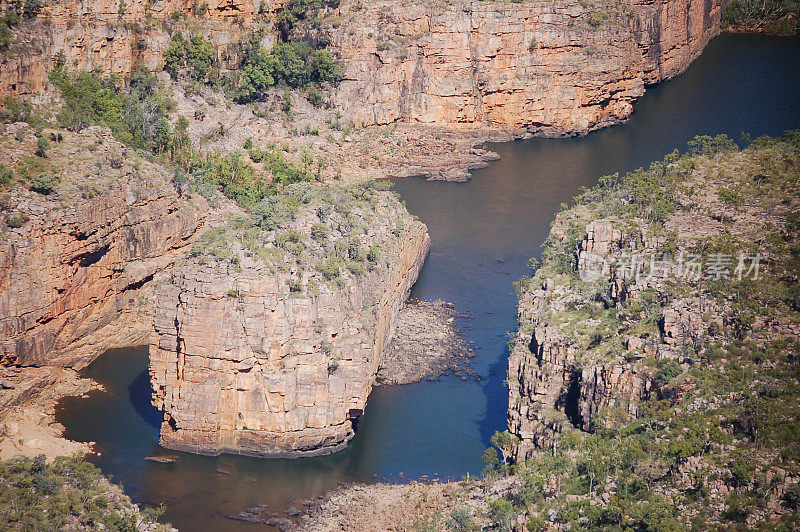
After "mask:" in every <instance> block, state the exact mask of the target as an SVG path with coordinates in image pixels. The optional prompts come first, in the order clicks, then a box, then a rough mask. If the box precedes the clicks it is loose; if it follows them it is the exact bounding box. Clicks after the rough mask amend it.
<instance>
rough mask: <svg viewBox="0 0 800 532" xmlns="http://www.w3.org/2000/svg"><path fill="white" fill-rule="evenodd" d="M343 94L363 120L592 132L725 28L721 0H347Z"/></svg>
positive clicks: (340, 44)
mask: <svg viewBox="0 0 800 532" xmlns="http://www.w3.org/2000/svg"><path fill="white" fill-rule="evenodd" d="M338 14H339V16H338V17H336V18H334V19H333V25H334V27H335V29H334V30H332V35H333V44H332V49H333V50H334V51H335V52H336V53H337V55H338V56H339V57H340V58H341V60H342V63H343V65H344V67H345V80H344V81H343V82H342V84H341V86H340V88H339V89H338V90H337V93H336V97H335V101H336V102H337V104H338V105H339V106H340V107H341V108H342V109H344V110H345V116H348V117H350V118H351V119H352V120H353V121H354V122H355V123H364V124H388V123H392V122H395V121H409V122H422V123H439V124H450V125H461V126H469V125H471V126H476V125H477V126H482V127H494V128H498V129H503V130H511V131H515V132H518V133H521V132H526V133H528V134H545V135H565V134H567V135H568V134H584V133H586V132H588V131H590V130H592V129H596V128H599V127H603V126H607V125H609V124H613V123H616V122H619V121H621V120H624V119H625V118H627V117H628V115H630V113H631V111H632V109H633V104H634V102H635V101H636V100H637V99H638V98H639V97H640V96H641V95H642V94H643V93H644V87H645V85H646V84H648V83H656V82H658V81H661V80H663V79H667V78H669V77H672V76H674V75H676V74H679V73H680V72H682V71H683V70H684V69H685V68H686V67H687V66H688V65H689V63H691V61H692V60H693V59H694V58H695V57H696V56H697V55H698V54H699V53H700V52H701V51H702V50H703V48H704V47H705V45H706V44H707V43H708V41H709V40H710V39H711V38H712V37H714V36H715V35H717V34H718V33H719V22H720V2H716V1H715V2H706V1H698V0H685V1H684V0H681V1H673V0H666V1H654V2H632V3H627V2H604V1H592V2H583V1H582V2H578V1H571V0H566V1H559V2H554V3H542V2H522V3H506V2H502V3H501V2H471V1H460V2H446V3H444V2H434V3H411V4H405V5H404V6H403V8H402V9H398V6H397V5H396V3H394V2H391V1H385V0H384V1H378V2H370V3H368V4H363V3H361V2H343V3H342V7H341V8H340V10H339V13H338Z"/></svg>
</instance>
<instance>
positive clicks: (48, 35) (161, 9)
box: [0, 0, 283, 95]
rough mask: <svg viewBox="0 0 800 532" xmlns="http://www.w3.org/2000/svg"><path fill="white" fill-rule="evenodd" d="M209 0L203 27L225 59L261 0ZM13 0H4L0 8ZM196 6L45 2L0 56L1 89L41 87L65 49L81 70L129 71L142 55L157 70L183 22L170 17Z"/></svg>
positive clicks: (105, 0)
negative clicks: (172, 38)
mask: <svg viewBox="0 0 800 532" xmlns="http://www.w3.org/2000/svg"><path fill="white" fill-rule="evenodd" d="M205 4H207V5H208V10H207V11H206V12H205V14H204V15H203V16H202V17H200V18H199V19H198V20H199V22H200V25H199V26H197V27H198V28H199V31H200V32H201V33H203V34H205V36H206V37H207V38H208V39H209V40H210V42H211V43H212V44H213V45H214V46H215V47H216V52H217V57H218V58H219V59H220V60H222V61H223V63H225V62H226V61H225V60H226V58H227V57H228V51H229V48H230V46H231V44H234V43H238V42H239V41H241V40H242V37H243V35H245V33H246V31H247V30H248V28H249V26H250V25H251V24H252V21H253V17H254V15H256V14H257V12H258V10H259V7H260V6H261V5H262V2H253V1H252V0H211V1H210V2H205ZM282 4H283V3H282V2H281V1H280V0H277V1H275V2H272V1H270V0H264V2H263V14H266V15H269V14H271V13H274V11H275V10H276V9H277V8H278V7H280V6H281V5H282ZM7 5H8V3H7V2H0V7H3V8H5V7H6V6H7ZM198 5H199V4H198ZM123 6H124V7H123ZM192 10H193V3H192V2H186V1H181V0H165V1H161V2H154V3H151V2H146V1H142V0H132V1H129V2H119V1H117V0H93V1H90V2H76V1H74V0H56V1H54V2H51V3H47V4H46V5H45V6H44V7H43V9H42V12H41V14H40V15H39V17H38V18H37V20H36V21H33V22H23V24H22V25H21V26H19V27H18V28H17V29H16V30H15V31H16V34H17V35H18V36H19V41H18V42H16V43H15V44H14V45H13V48H12V53H9V54H8V55H7V57H5V58H4V60H3V61H2V62H1V63H0V93H2V94H23V95H32V94H36V93H38V92H41V91H42V90H43V89H44V88H45V87H46V86H47V76H48V74H49V72H50V70H51V69H52V68H53V66H54V64H55V60H56V57H57V56H58V54H63V60H64V61H65V65H67V67H69V68H72V69H76V70H84V71H97V72H102V73H104V74H121V75H124V74H128V73H130V72H131V71H132V70H133V68H134V65H135V64H136V63H137V62H140V63H141V64H142V65H143V66H144V67H145V68H147V69H149V70H151V71H155V72H158V71H160V70H161V69H162V67H163V64H164V60H163V54H164V51H165V50H166V49H167V47H168V46H169V42H170V39H171V32H172V31H174V30H175V29H176V28H180V27H182V26H181V24H180V23H179V22H176V21H174V20H171V19H170V17H171V16H172V14H173V13H176V12H177V13H179V14H187V15H188V14H190V13H192Z"/></svg>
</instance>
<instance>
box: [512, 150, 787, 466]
mask: <svg viewBox="0 0 800 532" xmlns="http://www.w3.org/2000/svg"><path fill="white" fill-rule="evenodd" d="M792 138H793V137H789V139H790V142H789V143H788V144H781V143H776V144H775V146H776V147H773V146H772V145H767V144H765V145H766V146H767V147H766V148H764V147H760V148H751V150H750V151H748V152H742V153H739V154H731V153H730V152H732V151H733V150H735V146H734V145H733V143H731V142H729V141H727V140H724V139H722V140H720V139H711V138H705V139H700V140H698V141H695V145H694V151H693V153H690V154H689V155H686V156H684V157H682V158H679V157H678V156H677V153H676V154H673V155H671V156H670V157H668V158H667V159H666V160H665V161H663V162H660V163H655V164H654V165H652V166H651V168H650V169H649V170H646V171H643V170H639V171H637V172H634V173H632V174H629V175H628V176H626V177H624V178H623V179H621V180H619V181H618V182H617V183H614V181H613V180H608V179H606V181H604V183H603V186H602V187H598V188H596V189H594V190H593V191H589V192H587V193H586V194H585V195H584V196H582V197H579V198H578V205H577V206H576V207H574V208H572V209H570V210H567V211H564V212H562V213H560V214H559V215H558V217H557V219H556V221H555V222H554V225H553V229H552V231H551V235H550V237H549V239H548V242H547V243H546V249H545V252H544V258H543V263H542V266H541V268H540V269H539V270H538V271H537V273H536V275H535V276H534V277H533V278H532V279H527V280H523V282H522V283H521V284H520V302H519V331H518V334H517V337H516V341H515V344H514V347H513V349H512V351H511V356H510V357H509V365H508V371H509V375H508V382H509V412H508V427H509V431H510V432H511V433H512V434H514V435H515V436H516V437H517V438H518V439H519V444H518V446H517V447H516V448H515V455H516V458H517V459H518V460H520V461H525V460H528V459H531V458H533V457H535V456H537V453H539V452H541V451H542V450H546V449H550V448H551V447H552V446H553V445H555V444H556V440H557V436H558V434H559V433H560V432H562V431H564V430H565V429H567V428H570V429H571V428H576V429H579V430H581V431H585V432H595V431H597V430H600V429H603V428H605V427H608V426H614V425H617V426H618V425H620V424H624V423H626V422H630V421H632V420H635V419H637V418H638V417H639V416H641V415H642V411H641V408H642V405H643V404H644V403H645V402H647V401H648V400H666V401H668V402H672V403H674V404H677V403H680V402H681V401H684V400H686V398H687V397H691V396H692V394H694V393H697V388H698V384H697V383H696V382H694V381H692V380H690V379H689V377H688V376H687V378H686V380H685V382H683V381H677V382H676V381H675V380H674V377H675V376H677V375H680V374H681V373H683V372H684V371H685V370H687V369H690V370H691V368H692V367H694V366H696V365H697V364H701V363H702V362H700V360H703V359H705V357H706V356H712V355H705V354H704V353H706V350H708V349H711V347H709V346H710V345H714V346H717V347H716V348H717V349H720V348H721V349H725V347H720V346H726V345H727V343H728V342H732V341H734V340H737V339H738V340H739V341H741V340H742V339H748V341H752V342H753V343H754V345H756V344H758V343H759V342H767V343H768V342H769V340H768V339H769V338H775V337H784V335H788V336H796V335H797V333H798V332H800V330H798V329H797V325H796V323H794V320H795V319H796V315H795V314H794V313H793V311H792V310H791V309H794V308H796V303H793V301H794V299H793V297H794V296H791V295H790V292H786V290H787V288H786V286H788V285H784V284H781V283H791V282H793V281H792V279H793V278H794V277H796V272H795V273H790V270H791V268H792V266H790V263H791V259H787V258H786V257H787V255H786V253H787V252H786V250H785V249H784V247H783V244H780V245H778V248H777V249H773V244H774V243H773V244H769V243H767V242H766V241H765V240H764V239H763V237H761V236H759V233H760V231H764V230H765V229H764V227H765V226H764V224H766V227H774V228H778V229H776V231H778V233H780V234H784V235H785V236H783V237H781V238H782V239H784V240H781V242H784V241H785V242H791V241H792V239H793V238H794V236H793V235H794V233H792V231H794V229H791V227H795V226H794V225H793V224H794V222H791V219H793V218H792V215H790V214H788V215H787V211H785V210H784V209H783V207H780V208H778V210H777V211H775V212H770V211H771V210H772V209H773V208H776V207H775V205H774V204H775V203H776V202H777V201H778V200H776V199H775V198H777V197H778V196H781V197H784V196H783V195H784V194H789V195H790V197H784V200H783V202H784V204H785V205H789V204H791V203H792V202H793V201H795V200H796V198H794V197H793V196H791V194H793V192H787V190H788V189H785V188H783V187H785V186H788V185H784V184H782V183H788V182H789V181H791V179H793V178H792V177H790V176H791V175H796V172H797V169H796V166H795V163H794V162H792V161H793V159H792V158H793V157H794V155H783V156H782V157H784V160H785V161H786V162H785V170H778V169H774V168H773V167H772V166H771V164H769V163H768V162H767V161H768V160H769V159H770V158H771V157H773V156H774V155H773V152H772V151H770V150H777V151H778V152H780V150H789V151H788V152H784V153H794V152H793V151H792V150H793V149H796V148H795V147H794V145H793V144H792V143H791V139H792ZM787 146H788V147H787ZM759 150H760V151H759ZM779 157H781V156H779ZM723 168H724V169H723ZM761 172H767V173H769V172H772V173H771V174H770V177H766V174H763V175H762V174H761ZM731 173H733V175H734V176H735V177H733V178H732V177H731ZM793 173H794V174H793ZM758 176H761V177H758ZM784 180H788V181H784ZM754 181H755V184H754ZM778 188H780V189H781V190H784V192H781V193H779V194H778V193H776V192H775V191H776V190H777V189H778ZM789 188H791V186H790V187H789ZM734 191H736V192H734ZM739 191H742V192H739ZM740 193H742V194H743V193H747V194H749V195H750V196H749V197H750V199H749V201H748V202H747V204H745V202H744V199H743V196H740V195H739V194H740ZM773 194H775V195H774V196H773ZM745 205H746V206H745ZM786 216H789V218H788V219H789V220H790V221H789V222H786V219H787V218H785V217H786ZM786 223H788V225H785V227H787V228H788V229H781V228H782V227H784V224H786ZM775 242H777V240H776V241H775ZM756 251H758V254H756ZM762 257H763V258H764V259H765V260H768V261H770V266H769V273H770V275H771V276H774V279H772V278H766V279H765V278H764V270H761V272H760V274H759V261H760V260H761V259H762ZM767 257H770V258H769V259H767ZM787 261H788V262H787ZM748 275H749V276H750V277H747V276H748ZM759 275H761V276H760V277H759ZM753 276H755V277H753ZM778 279H780V280H778ZM756 281H758V282H756ZM742 290H744V291H745V292H748V291H749V293H752V294H755V293H758V294H759V295H758V296H755V297H757V298H759V299H761V300H764V301H767V300H769V303H764V304H766V305H768V306H769V307H770V308H773V309H775V310H774V311H770V312H769V314H768V315H765V317H764V318H762V319H759V318H754V316H753V315H752V312H754V311H755V312H756V313H761V314H763V310H761V311H757V310H754V309H753V308H750V305H748V304H747V303H746V302H745V301H744V300H742V299H741V298H742V297H743V295H744V292H740V291H742ZM772 290H774V291H775V292H774V293H773V294H774V295H773V296H767V295H766V292H769V291H772ZM745 297H751V296H745ZM781 313H787V314H786V315H785V319H782V318H771V317H769V316H779V315H781ZM790 323H794V324H793V325H789V324H790ZM690 382H691V384H690ZM651 403H652V401H651ZM650 408H652V405H651V407H650ZM693 408H700V409H702V408H703V407H702V406H700V407H698V406H697V405H696V404H695V406H694V407H693Z"/></svg>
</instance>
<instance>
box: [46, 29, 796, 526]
mask: <svg viewBox="0 0 800 532" xmlns="http://www.w3.org/2000/svg"><path fill="white" fill-rule="evenodd" d="M798 127H800V39H796V38H793V39H778V38H767V37H758V36H751V35H725V36H722V37H719V38H717V39H715V40H714V41H713V42H712V43H711V44H710V45H709V47H708V48H707V50H706V51H705V52H704V53H703V55H702V56H701V57H700V58H699V59H698V60H697V61H696V62H695V63H694V64H693V65H692V66H691V67H690V68H689V70H688V71H687V72H686V73H685V74H683V75H682V76H680V77H678V78H676V79H674V80H672V81H669V82H666V83H663V84H661V85H658V86H656V87H651V88H650V89H649V90H648V91H647V93H646V94H645V96H644V97H643V98H642V99H641V100H640V102H639V103H638V104H637V106H636V109H635V112H634V114H633V115H632V117H631V119H630V121H629V122H628V123H627V124H624V125H620V126H616V127H612V128H608V129H605V130H602V131H598V132H595V133H592V134H590V135H588V136H587V137H585V138H570V139H531V140H526V141H519V142H513V143H507V144H494V145H491V146H490V148H491V149H493V150H495V151H497V152H498V153H499V154H500V156H501V160H499V161H497V162H495V163H493V164H492V165H491V166H490V167H488V168H485V169H482V170H478V171H476V172H474V174H473V179H472V180H471V181H469V182H467V183H441V182H438V183H431V182H426V181H424V180H422V179H413V178H410V179H403V180H396V181H395V190H396V191H397V192H398V193H399V194H400V195H401V196H402V198H403V199H404V200H405V202H406V204H407V206H408V209H409V211H411V212H412V213H413V214H416V215H417V216H419V218H420V219H421V220H422V221H423V222H425V223H426V224H427V225H428V228H429V231H430V233H431V237H432V239H433V245H432V247H431V251H430V255H429V257H428V260H427V261H426V263H425V267H424V268H423V270H422V273H421V275H420V278H419V280H418V281H417V283H416V285H415V286H414V288H413V290H412V296H413V297H417V298H420V299H436V298H441V299H444V300H447V301H451V302H453V303H454V304H455V305H456V308H457V309H459V310H460V311H462V312H465V313H467V314H469V315H470V316H472V319H468V320H459V321H458V323H459V326H460V327H462V328H463V329H464V330H465V331H466V332H467V333H468V335H469V338H470V339H471V340H472V341H473V342H474V343H475V345H476V347H477V351H476V352H477V356H476V357H475V359H474V360H473V367H474V369H475V370H476V371H477V372H478V373H479V374H480V375H481V376H482V377H483V378H482V380H479V381H476V380H468V381H461V380H459V379H458V378H455V377H445V378H442V379H440V380H438V381H437V382H420V383H416V384H410V385H406V386H399V387H377V388H375V389H374V390H373V392H372V394H371V395H370V398H369V403H368V405H367V409H366V413H365V415H364V417H363V418H362V419H361V421H360V423H359V431H358V434H357V435H356V437H355V438H354V440H353V442H352V443H351V445H350V446H349V447H348V448H347V449H346V450H345V451H342V452H341V453H337V454H336V455H333V456H326V457H318V458H309V459H301V460H258V459H253V458H247V457H241V456H225V455H223V456H219V457H208V456H196V455H190V454H185V453H173V452H169V451H165V450H163V449H160V448H159V446H158V426H159V424H160V417H159V416H158V414H153V411H152V408H151V407H149V406H148V405H149V396H150V392H149V384H148V383H147V374H146V371H145V372H143V370H146V368H147V350H146V349H143V348H134V349H127V350H114V351H110V352H109V353H107V354H106V355H103V356H102V357H99V358H98V359H97V360H96V361H95V362H94V363H93V364H92V365H91V366H89V368H87V370H86V373H87V375H88V376H90V377H92V378H95V379H96V380H98V381H100V382H102V383H103V384H104V385H105V387H106V390H107V392H105V393H92V394H90V396H89V397H88V398H84V399H81V398H67V399H65V400H64V401H62V402H61V408H60V409H59V416H58V420H59V421H60V422H61V423H62V424H63V425H64V426H65V427H66V428H67V435H68V436H69V437H71V438H73V439H77V440H82V441H95V442H97V450H98V451H100V455H98V456H94V457H92V460H93V461H94V462H95V463H96V464H97V465H98V466H99V467H100V468H101V469H102V470H103V471H104V472H105V473H106V474H112V475H113V476H114V479H115V480H116V481H118V482H119V481H121V482H123V483H124V486H125V490H126V492H127V493H129V494H130V495H131V496H132V497H133V498H134V500H136V501H140V502H146V503H160V502H166V504H167V514H166V518H167V519H169V520H170V521H172V522H173V523H174V524H175V525H176V526H178V527H179V528H181V529H185V530H240V529H241V530H251V529H252V526H251V525H247V524H241V523H235V522H232V521H229V520H226V519H225V518H224V516H225V515H226V514H228V513H232V512H236V511H239V510H241V509H243V508H245V507H247V506H252V505H255V504H261V503H264V504H269V505H271V506H272V507H273V508H276V509H282V508H286V507H288V506H290V505H292V504H296V503H293V501H296V500H299V499H304V498H308V497H314V496H316V495H319V494H320V493H322V492H323V491H325V490H326V489H329V488H332V487H335V486H336V484H337V483H338V482H340V481H345V482H350V481H360V482H364V481H373V480H376V479H377V480H381V479H386V480H398V479H400V477H401V475H400V474H401V472H402V473H403V475H402V478H403V479H413V478H418V477H420V476H422V475H428V476H432V475H434V474H438V475H439V477H441V478H446V477H453V478H459V477H460V476H462V475H464V474H466V473H468V472H469V473H472V474H475V473H479V472H480V471H481V469H482V464H481V462H480V456H481V454H482V452H483V450H484V449H485V448H486V446H487V445H488V443H489V438H490V437H491V435H492V434H493V433H494V431H495V430H502V429H503V427H504V426H505V419H506V409H507V390H506V387H505V382H504V381H505V375H506V361H507V357H508V345H507V340H508V338H507V334H506V333H507V331H513V330H514V329H515V327H516V297H515V295H514V294H513V286H512V283H513V281H514V280H516V279H518V278H519V277H521V276H522V275H526V274H529V273H530V271H529V270H528V269H527V268H526V266H525V264H526V262H527V260H528V259H529V258H530V257H531V256H537V257H538V256H539V249H540V245H541V243H542V242H543V241H544V239H545V238H546V236H547V233H548V231H549V227H550V223H551V222H552V220H553V216H554V213H555V212H556V211H558V209H559V206H560V205H561V203H562V202H568V201H570V199H571V198H572V197H573V196H574V195H575V194H576V193H577V192H578V191H579V190H580V188H581V187H582V186H590V185H592V184H593V183H594V182H595V180H596V179H597V177H599V176H601V175H603V174H609V173H613V172H624V171H628V170H632V169H634V168H637V167H639V166H643V165H646V164H648V163H649V162H651V161H653V160H656V159H660V158H662V157H663V156H664V155H665V154H667V153H669V152H670V151H672V150H673V149H674V148H676V147H677V148H683V147H685V145H686V142H687V141H688V140H690V139H691V138H692V137H693V136H694V135H697V134H717V133H726V134H728V135H729V136H732V137H733V138H738V137H739V133H740V132H741V131H747V132H750V133H751V134H752V135H753V136H757V135H762V134H770V135H775V134H779V133H780V132H782V131H783V130H785V129H791V128H798ZM166 452H169V454H175V455H177V456H179V459H178V461H177V462H176V463H175V464H173V465H168V466H165V465H163V464H152V463H149V462H144V461H143V460H142V458H143V457H145V456H148V455H152V454H159V453H161V454H164V453H166Z"/></svg>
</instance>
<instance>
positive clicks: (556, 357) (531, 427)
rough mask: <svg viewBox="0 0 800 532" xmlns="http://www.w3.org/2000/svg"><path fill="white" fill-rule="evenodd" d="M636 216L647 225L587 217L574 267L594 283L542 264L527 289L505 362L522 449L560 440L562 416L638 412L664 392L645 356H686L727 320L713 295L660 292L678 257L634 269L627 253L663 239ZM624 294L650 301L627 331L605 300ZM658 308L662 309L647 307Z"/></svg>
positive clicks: (630, 300)
mask: <svg viewBox="0 0 800 532" xmlns="http://www.w3.org/2000/svg"><path fill="white" fill-rule="evenodd" d="M639 223H640V224H641V228H642V229H634V230H633V231H622V230H619V229H616V228H615V227H614V225H612V223H611V222H609V221H593V222H590V223H588V224H587V225H586V226H585V234H584V236H583V238H582V239H581V240H580V241H578V243H577V245H576V246H575V248H574V251H573V265H574V266H573V267H574V270H575V274H577V276H579V277H580V278H581V279H582V282H583V283H585V286H586V285H588V293H586V292H582V291H579V290H575V288H574V286H572V284H571V283H569V282H565V277H564V274H562V275H551V274H550V273H549V272H548V273H545V272H543V274H542V275H540V276H539V275H537V277H535V278H534V280H533V281H532V282H531V283H530V284H529V285H528V289H527V290H526V291H525V292H524V293H523V294H522V296H521V298H520V302H519V312H518V317H519V331H518V333H517V338H516V343H515V346H514V348H513V350H512V352H511V356H510V357H509V362H508V371H509V412H508V424H509V430H510V431H511V432H512V433H513V434H515V435H517V436H518V437H519V438H520V441H521V443H520V446H519V448H518V449H517V450H516V453H517V458H518V459H520V460H525V459H527V458H528V457H530V456H531V454H532V453H533V452H534V451H535V450H536V449H542V448H547V447H548V446H550V445H551V444H553V439H554V436H555V435H556V434H557V433H558V432H560V431H561V430H562V428H563V427H564V426H565V425H564V424H565V423H570V424H571V425H572V426H574V427H576V428H578V429H581V430H584V431H591V430H594V429H595V428H596V425H597V423H603V421H602V420H598V419H597V418H596V416H598V414H601V413H603V412H605V413H606V414H607V413H608V412H610V411H612V410H613V411H614V412H615V415H617V416H622V418H623V419H628V420H631V419H635V418H636V416H637V414H638V408H639V405H640V404H641V403H642V402H643V401H645V400H646V399H648V398H649V397H651V396H653V395H654V394H655V395H656V396H658V394H659V392H660V390H659V386H658V385H657V384H655V381H654V377H653V375H654V372H653V369H652V368H651V367H649V366H646V365H642V364H640V362H641V361H642V359H644V358H645V357H653V358H654V359H655V360H666V359H670V358H673V359H680V357H681V356H682V354H683V353H684V351H685V348H686V347H688V346H691V345H700V344H701V343H702V341H703V339H704V338H705V337H706V336H707V335H708V331H709V328H711V327H714V326H715V325H716V326H721V325H722V317H721V315H722V311H721V309H720V308H719V307H718V305H717V304H715V303H714V302H713V301H712V300H709V299H708V298H702V297H686V298H674V297H664V298H663V300H659V299H657V298H658V295H657V294H660V293H663V292H664V286H665V283H666V282H667V279H669V278H673V279H675V278H679V276H680V275H681V272H679V271H678V270H679V268H681V265H680V264H675V263H671V262H670V263H669V265H668V266H664V267H663V268H662V269H661V270H659V271H655V270H654V271H653V272H652V274H651V272H650V271H648V270H647V269H646V267H645V266H646V265H643V264H640V265H639V266H638V268H640V269H639V270H638V271H637V273H636V274H635V275H631V270H630V268H631V267H632V264H633V263H632V262H631V260H630V259H629V257H636V258H638V259H634V260H645V259H647V258H653V260H660V259H656V257H657V255H658V253H659V251H660V250H662V247H661V246H663V244H664V238H663V237H662V238H654V237H648V231H647V230H646V229H643V228H644V227H645V226H646V224H645V222H643V221H641V220H639ZM566 224H567V220H566V219H565V218H564V217H563V216H562V215H560V216H559V218H558V219H557V221H556V224H555V226H554V233H555V234H556V235H559V234H560V235H561V236H562V237H563V233H564V231H565V226H566ZM645 294H646V295H645ZM653 298H656V299H653ZM622 302H625V303H626V304H627V305H629V306H630V305H638V306H641V307H643V308H645V309H648V310H647V311H646V312H645V313H644V314H643V315H642V317H641V321H640V325H639V326H638V328H637V329H636V330H635V331H634V332H635V333H636V334H634V333H633V332H631V333H627V335H625V336H624V337H620V335H619V332H618V331H617V329H615V326H616V325H615V324H616V321H614V320H615V319H616V318H613V317H611V318H609V317H608V316H606V317H604V316H603V311H602V310H600V309H603V308H605V309H606V311H607V310H608V308H609V307H610V306H611V307H615V306H617V305H619V304H621V303H622ZM637 308H638V307H637ZM653 312H657V313H659V315H660V319H658V320H655V318H654V317H653V316H650V315H649V313H653ZM609 319H610V320H611V321H609ZM656 321H657V324H656ZM642 324H649V325H642Z"/></svg>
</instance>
